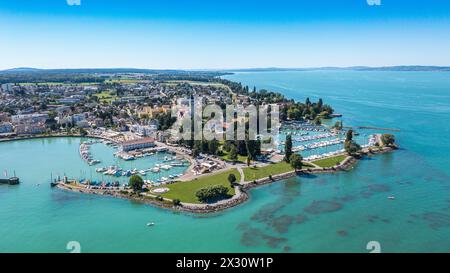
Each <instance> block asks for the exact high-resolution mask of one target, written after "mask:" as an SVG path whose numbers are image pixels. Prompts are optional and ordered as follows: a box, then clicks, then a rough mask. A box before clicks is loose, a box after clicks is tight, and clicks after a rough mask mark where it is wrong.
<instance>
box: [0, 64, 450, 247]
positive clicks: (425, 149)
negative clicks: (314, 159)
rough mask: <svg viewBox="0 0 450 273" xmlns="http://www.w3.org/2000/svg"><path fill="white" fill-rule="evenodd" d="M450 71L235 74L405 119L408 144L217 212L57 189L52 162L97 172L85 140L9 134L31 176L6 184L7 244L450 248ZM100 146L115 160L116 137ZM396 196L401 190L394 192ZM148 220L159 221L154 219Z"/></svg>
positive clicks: (23, 173)
mask: <svg viewBox="0 0 450 273" xmlns="http://www.w3.org/2000/svg"><path fill="white" fill-rule="evenodd" d="M449 76H450V75H449V74H446V73H422V72H408V73H404V72H348V71H347V72H330V71H328V72H321V71H316V72H276V73H245V74H244V73H243V74H237V75H232V76H227V78H230V79H233V80H236V81H241V82H243V83H246V84H249V85H250V86H253V85H257V87H258V88H270V89H273V90H276V91H281V92H283V93H284V94H286V95H287V96H289V97H293V98H296V99H300V100H303V99H304V97H305V96H306V95H308V96H310V97H311V98H314V99H316V98H318V97H322V98H323V99H324V101H325V102H326V103H330V104H331V105H333V107H334V108H335V109H336V111H337V112H339V113H342V114H344V118H343V120H344V123H346V124H349V125H350V124H351V125H365V126H369V125H370V126H380V127H393V128H399V129H401V130H402V131H401V133H398V134H397V139H398V142H399V143H400V145H401V146H402V150H400V151H397V152H395V153H392V154H385V155H380V156H376V157H373V158H370V159H367V160H363V161H361V162H360V163H359V164H358V165H357V166H356V167H355V169H354V170H352V171H351V172H345V173H339V174H333V175H320V176H309V177H305V176H303V177H298V178H293V179H289V180H286V181H284V182H279V183H275V184H272V185H268V186H264V187H261V188H258V189H254V190H252V191H251V200H250V201H249V202H246V203H245V204H243V205H240V206H238V207H236V208H233V209H231V210H228V211H226V212H223V213H219V214H216V215H207V216H198V215H186V214H181V213H174V212H170V211H166V210H163V209H159V208H154V207H152V206H148V205H141V204H136V203H133V202H130V201H128V200H119V199H114V198H109V197H101V196H91V195H83V194H77V193H71V192H64V191H61V190H57V189H51V188H50V187H49V186H48V185H47V183H48V180H49V178H50V172H53V173H54V174H55V173H56V172H60V173H66V174H68V175H69V176H76V177H79V176H87V177H89V176H90V175H91V173H92V172H91V171H89V170H90V169H89V167H87V165H86V164H85V163H84V162H83V161H82V160H81V159H80V157H79V156H78V144H79V142H80V139H77V138H58V139H36V140H27V141H17V142H8V143H0V169H1V170H3V169H8V170H14V169H15V170H16V172H17V173H18V175H19V176H20V177H21V180H22V183H21V184H20V185H18V186H0V238H1V239H0V251H2V252H8V251H9V252H11V251H12V252H24V251H36V252H67V250H66V244H67V242H69V241H78V242H80V244H81V251H82V252H136V251H138V252H140V251H142V252H224V251H229V252H250V251H267V252H282V251H290V252H310V251H315V252H330V251H331V252H342V251H351V252H367V250H366V244H367V242H369V241H379V242H380V244H381V250H382V251H385V252H403V251H406V252H421V251H427V252H428V251H445V252H449V251H450V214H449V210H450V208H449V205H450V194H449V193H450V181H449V177H450V171H449V170H448V167H447V166H450V159H449V156H448V155H449V152H450V142H449V141H448V139H447V138H448V137H449V135H450V134H449V129H448V126H447V124H448V118H449V117H450V77H449ZM92 152H93V154H94V158H100V159H102V160H104V161H107V160H111V161H112V162H111V164H114V162H115V160H114V159H113V158H112V157H111V158H110V159H109V155H110V154H112V150H111V149H110V148H108V147H104V146H95V147H93V148H92ZM141 160H142V161H141ZM146 161H147V162H146ZM150 161H152V159H150V158H146V159H140V160H139V161H136V162H134V163H128V162H127V163H124V164H134V165H135V166H134V167H136V168H141V165H140V164H142V166H143V167H144V166H147V164H149V165H152V164H154V162H150ZM102 165H106V162H105V164H102ZM138 165H139V166H138ZM125 167H127V168H129V167H128V166H125ZM130 167H131V166H130ZM94 168H95V167H94ZM93 175H95V172H94V174H93ZM37 183H41V185H40V186H37V185H36V184H37ZM390 195H394V196H395V197H396V199H395V200H388V199H387V197H388V196H390ZM149 221H154V222H156V225H155V226H153V227H151V228H149V227H147V226H146V223H147V222H149Z"/></svg>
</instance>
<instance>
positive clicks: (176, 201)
mask: <svg viewBox="0 0 450 273" xmlns="http://www.w3.org/2000/svg"><path fill="white" fill-rule="evenodd" d="M172 204H173V205H174V206H175V207H178V206H181V201H180V199H173V200H172Z"/></svg>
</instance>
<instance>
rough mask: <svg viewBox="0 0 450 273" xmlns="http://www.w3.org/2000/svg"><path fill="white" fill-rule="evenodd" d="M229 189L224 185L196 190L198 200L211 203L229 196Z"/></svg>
mask: <svg viewBox="0 0 450 273" xmlns="http://www.w3.org/2000/svg"><path fill="white" fill-rule="evenodd" d="M228 191H229V189H228V188H227V187H225V186H222V185H216V186H210V187H206V188H202V189H200V190H198V191H197V192H196V194H195V195H196V196H197V198H198V200H199V201H200V202H202V203H209V202H214V201H217V200H218V199H223V198H227V197H229V194H228Z"/></svg>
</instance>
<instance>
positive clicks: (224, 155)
mask: <svg viewBox="0 0 450 273" xmlns="http://www.w3.org/2000/svg"><path fill="white" fill-rule="evenodd" d="M220 158H222V159H223V160H225V161H228V162H232V160H231V159H230V158H229V157H228V153H227V152H226V151H222V155H221V156H220ZM236 162H241V163H245V162H247V157H246V156H243V155H238V156H237V160H236Z"/></svg>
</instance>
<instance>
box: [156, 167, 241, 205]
mask: <svg viewBox="0 0 450 273" xmlns="http://www.w3.org/2000/svg"><path fill="white" fill-rule="evenodd" d="M231 173H233V174H234V175H235V176H236V178H237V181H240V179H241V176H240V175H239V172H238V171H237V170H235V169H233V170H230V171H226V172H223V173H219V174H215V175H209V176H205V177H201V178H198V179H195V180H192V181H188V182H178V183H174V184H170V185H165V186H164V187H167V188H169V189H170V190H169V191H168V192H167V193H164V194H162V195H161V196H163V197H165V198H169V199H172V200H173V199H180V200H181V202H187V203H197V204H198V203H201V202H200V201H199V200H198V199H197V197H196V196H195V193H196V192H197V191H198V190H199V189H201V188H205V187H208V186H213V185H223V186H225V187H227V188H229V189H230V191H229V194H231V195H234V189H233V188H231V186H230V183H229V182H228V175H229V174H231Z"/></svg>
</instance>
